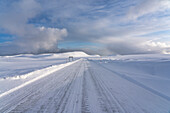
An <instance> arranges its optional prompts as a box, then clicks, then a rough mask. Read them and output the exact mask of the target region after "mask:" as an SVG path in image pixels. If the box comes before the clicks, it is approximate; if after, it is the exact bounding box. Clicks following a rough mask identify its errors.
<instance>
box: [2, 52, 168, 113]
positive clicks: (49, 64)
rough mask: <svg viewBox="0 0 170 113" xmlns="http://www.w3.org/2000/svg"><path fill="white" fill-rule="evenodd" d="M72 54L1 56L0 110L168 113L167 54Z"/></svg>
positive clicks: (76, 112) (70, 112)
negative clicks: (72, 56) (71, 59)
mask: <svg viewBox="0 0 170 113" xmlns="http://www.w3.org/2000/svg"><path fill="white" fill-rule="evenodd" d="M70 55H73V53H67V54H66V53H64V54H58V55H57V54H46V55H18V56H10V57H9V56H8V57H7V56H4V57H1V58H0V61H1V64H0V91H1V92H0V113H6V112H7V113H8V112H12V113H13V112H14V113H15V112H17V113H18V112H29V113H36V112H46V113H61V112H64V113H170V87H169V86H170V69H169V68H170V55H138V56H114V57H94V56H93V58H92V56H89V55H87V54H85V53H81V52H79V53H76V52H74V55H75V56H78V57H77V58H76V60H75V61H73V62H67V63H66V59H67V57H68V56H70ZM75 56H74V57H75ZM2 64H3V65H2ZM27 69H28V71H27ZM7 70H8V71H7ZM22 70H24V71H22Z"/></svg>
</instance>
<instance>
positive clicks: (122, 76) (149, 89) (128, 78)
mask: <svg viewBox="0 0 170 113" xmlns="http://www.w3.org/2000/svg"><path fill="white" fill-rule="evenodd" d="M93 62H94V63H95V64H97V65H99V66H101V67H102V68H104V69H106V70H108V71H110V72H112V73H114V74H115V75H117V76H119V77H121V78H123V79H125V80H128V81H129V82H131V83H133V84H135V85H137V86H139V87H141V88H144V89H146V90H147V91H149V92H151V93H153V94H155V95H157V96H159V97H162V98H164V99H165V100H168V101H170V97H169V96H167V95H164V94H162V93H160V92H159V91H156V90H154V89H152V88H150V87H148V86H146V85H144V84H142V83H140V82H138V81H136V80H134V79H133V78H131V77H128V76H127V75H125V74H122V73H118V72H116V71H114V70H111V69H109V68H107V67H105V66H103V65H101V64H98V63H96V62H95V61H93Z"/></svg>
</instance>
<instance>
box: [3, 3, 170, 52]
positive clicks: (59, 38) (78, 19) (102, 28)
mask: <svg viewBox="0 0 170 113" xmlns="http://www.w3.org/2000/svg"><path fill="white" fill-rule="evenodd" d="M72 50H83V51H85V52H87V53H90V54H102V55H110V54H122V55H125V54H154V53H164V54H168V53H170V0H0V55H5V54H19V53H45V52H62V51H72Z"/></svg>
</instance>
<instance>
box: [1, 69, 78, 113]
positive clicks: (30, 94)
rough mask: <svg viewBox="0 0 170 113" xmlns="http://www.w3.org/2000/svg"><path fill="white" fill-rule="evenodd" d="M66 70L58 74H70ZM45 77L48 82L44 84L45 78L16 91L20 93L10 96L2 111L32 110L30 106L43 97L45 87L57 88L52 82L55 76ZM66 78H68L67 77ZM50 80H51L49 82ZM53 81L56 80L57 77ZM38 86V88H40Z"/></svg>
mask: <svg viewBox="0 0 170 113" xmlns="http://www.w3.org/2000/svg"><path fill="white" fill-rule="evenodd" d="M78 67H79V66H78ZM66 68H67V67H66ZM73 70H74V72H73V73H75V71H77V70H76V69H73ZM65 72H67V71H65ZM65 72H64V73H63V71H62V70H61V71H60V73H58V74H59V75H60V77H61V76H62V75H64V74H68V76H69V75H70V73H65ZM62 73H63V74H62ZM60 77H59V78H60ZM44 79H45V80H46V81H47V82H45V84H42V83H43V82H44V81H45V80H44V81H43V80H42V81H41V83H35V85H34V86H33V88H32V87H24V90H26V91H24V92H19V91H20V90H21V91H22V89H20V90H18V91H16V92H18V93H19V94H17V93H16V92H14V94H13V95H14V96H15V98H11V97H10V100H9V102H8V103H7V104H6V105H4V106H1V107H0V112H8V111H11V110H12V109H13V111H12V112H21V111H23V112H25V111H27V110H28V109H29V110H30V108H31V106H30V105H34V103H35V102H36V101H37V100H39V99H40V98H41V97H43V92H42V91H44V90H45V89H47V90H52V88H55V87H54V86H53V85H54V84H51V82H52V80H53V78H49V79H48V78H47V79H46V78H44ZM65 80H67V78H66V79H65ZM48 81H50V82H48ZM53 81H54V82H55V79H54V80H53ZM37 82H39V81H37ZM50 84H51V85H50ZM42 86H43V88H41V87H42ZM27 88H28V89H27ZM36 88H38V90H37V89H36ZM63 89H64V88H63ZM61 92H62V91H61ZM41 93H42V94H41ZM4 100H7V99H4ZM12 100H14V101H12Z"/></svg>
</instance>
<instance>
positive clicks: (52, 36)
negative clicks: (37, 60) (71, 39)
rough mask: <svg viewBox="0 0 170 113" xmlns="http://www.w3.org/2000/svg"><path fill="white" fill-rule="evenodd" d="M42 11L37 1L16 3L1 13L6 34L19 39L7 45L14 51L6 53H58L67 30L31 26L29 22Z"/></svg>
mask: <svg viewBox="0 0 170 113" xmlns="http://www.w3.org/2000/svg"><path fill="white" fill-rule="evenodd" d="M41 10H42V8H41V6H40V4H39V3H37V2H36V1H35V0H21V1H19V2H14V3H13V4H12V5H11V6H10V7H9V8H6V9H5V11H4V12H1V13H0V15H1V18H0V26H1V28H3V30H4V31H5V33H9V34H12V35H15V36H16V37H17V38H16V39H15V40H14V41H13V42H11V43H9V44H8V45H5V47H7V48H9V49H11V47H14V48H13V51H11V50H8V49H6V51H9V52H10V53H22V52H29V53H38V52H42V51H57V43H58V40H61V39H62V38H63V37H65V36H67V30H66V29H58V28H46V27H36V26H35V25H33V24H29V23H28V20H29V19H30V18H33V17H35V16H36V15H37V14H39V13H40V11H41ZM5 47H4V48H5ZM16 48H17V49H16ZM20 48H21V49H20ZM1 54H2V53H1Z"/></svg>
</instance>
